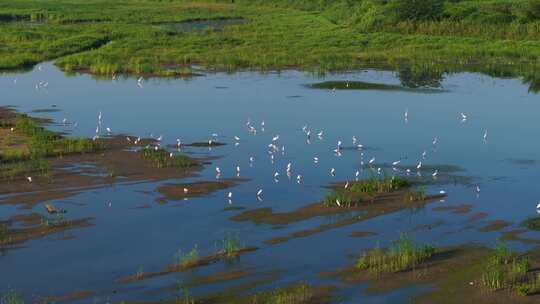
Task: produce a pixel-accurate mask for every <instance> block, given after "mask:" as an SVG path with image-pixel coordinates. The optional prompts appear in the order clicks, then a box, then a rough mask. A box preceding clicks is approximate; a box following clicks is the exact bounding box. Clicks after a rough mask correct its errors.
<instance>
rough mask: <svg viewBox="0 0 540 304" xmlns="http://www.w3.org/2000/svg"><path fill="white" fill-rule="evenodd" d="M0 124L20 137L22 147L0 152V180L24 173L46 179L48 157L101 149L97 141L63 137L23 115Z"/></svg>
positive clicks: (48, 167) (16, 115)
mask: <svg viewBox="0 0 540 304" xmlns="http://www.w3.org/2000/svg"><path fill="white" fill-rule="evenodd" d="M0 121H2V123H0V124H1V125H3V126H4V127H5V128H11V127H13V128H14V132H17V133H18V134H20V135H22V136H23V137H22V139H21V142H20V144H22V145H23V146H24V147H25V148H23V149H21V148H14V149H10V148H9V146H8V147H5V148H4V150H3V151H2V152H0V179H8V180H10V179H15V178H19V177H21V176H23V175H25V174H32V175H39V176H43V177H49V173H50V169H51V166H50V163H49V161H48V160H47V158H49V157H57V156H63V155H69V154H80V153H93V152H97V151H101V150H103V149H104V145H103V143H102V142H101V141H100V140H90V139H86V138H64V137H62V136H61V135H60V134H59V133H57V132H53V131H50V130H47V129H45V128H44V127H43V126H41V123H40V122H39V121H37V120H36V119H33V118H31V117H29V116H27V115H26V114H14V115H13V117H9V118H6V119H2V120H0Z"/></svg>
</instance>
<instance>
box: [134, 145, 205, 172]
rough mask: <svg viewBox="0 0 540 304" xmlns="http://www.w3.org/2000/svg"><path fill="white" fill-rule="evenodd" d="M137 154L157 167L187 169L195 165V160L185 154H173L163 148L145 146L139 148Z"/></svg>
mask: <svg viewBox="0 0 540 304" xmlns="http://www.w3.org/2000/svg"><path fill="white" fill-rule="evenodd" d="M139 154H140V155H141V156H142V157H143V158H144V159H147V160H150V161H151V162H152V164H153V165H154V166H155V167H157V168H170V167H174V168H182V169H187V168H191V167H194V166H197V165H198V164H197V162H196V161H194V160H193V159H191V158H190V157H188V156H186V155H181V154H180V155H179V154H177V155H173V156H172V157H171V156H170V153H169V152H168V151H167V150H165V149H157V150H156V149H153V148H151V147H145V148H143V149H141V150H139Z"/></svg>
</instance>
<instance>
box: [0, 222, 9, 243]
mask: <svg viewBox="0 0 540 304" xmlns="http://www.w3.org/2000/svg"><path fill="white" fill-rule="evenodd" d="M9 241H10V237H9V231H8V226H7V224H4V223H0V244H4V243H8V242H9Z"/></svg>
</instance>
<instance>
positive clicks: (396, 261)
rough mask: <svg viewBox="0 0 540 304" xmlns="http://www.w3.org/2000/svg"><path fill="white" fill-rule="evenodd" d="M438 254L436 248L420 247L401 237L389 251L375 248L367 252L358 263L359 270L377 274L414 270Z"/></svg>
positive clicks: (406, 237) (403, 236)
mask: <svg viewBox="0 0 540 304" xmlns="http://www.w3.org/2000/svg"><path fill="white" fill-rule="evenodd" d="M435 252H436V249H435V247H433V246H431V245H424V246H422V247H419V246H417V245H416V243H415V242H414V241H413V240H412V239H411V238H410V237H409V236H407V235H401V237H400V238H399V240H397V241H396V242H395V243H394V244H393V245H392V246H391V247H390V248H389V249H381V248H378V247H377V248H375V249H372V250H370V251H368V252H365V253H364V254H363V255H362V256H361V257H360V258H359V259H358V261H357V262H356V267H357V268H359V269H367V270H369V271H371V272H373V273H375V274H380V273H385V272H398V271H405V270H414V269H415V267H416V266H417V265H419V264H421V263H422V262H424V261H426V260H427V259H429V258H430V257H431V256H432V255H433V254H434V253H435Z"/></svg>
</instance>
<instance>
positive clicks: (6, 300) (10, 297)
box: [0, 289, 24, 304]
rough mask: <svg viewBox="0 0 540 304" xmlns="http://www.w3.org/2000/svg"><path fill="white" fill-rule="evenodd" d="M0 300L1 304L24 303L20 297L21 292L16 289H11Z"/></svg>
mask: <svg viewBox="0 0 540 304" xmlns="http://www.w3.org/2000/svg"><path fill="white" fill-rule="evenodd" d="M0 300H1V301H0V304H24V301H23V299H21V298H20V297H19V294H18V293H17V291H15V290H14V289H9V290H8V291H7V292H6V293H5V294H4V295H3V296H2V298H0Z"/></svg>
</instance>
